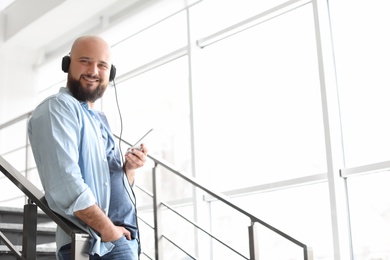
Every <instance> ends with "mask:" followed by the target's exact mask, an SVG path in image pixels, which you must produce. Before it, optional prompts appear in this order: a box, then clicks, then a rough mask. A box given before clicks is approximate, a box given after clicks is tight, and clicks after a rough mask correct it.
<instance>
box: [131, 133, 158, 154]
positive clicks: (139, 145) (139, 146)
mask: <svg viewBox="0 0 390 260" xmlns="http://www.w3.org/2000/svg"><path fill="white" fill-rule="evenodd" d="M152 130H153V128H152V129H150V130H149V131H147V132H146V134H144V135H143V136H142V137H141V138H140V139H139V140H138V141H137V142H136V143H135V144H134V145H133V146H131V147H129V148H128V149H127V151H126V153H130V152H131V150H133V149H137V150H141V141H142V140H143V139H144V138H145V137H146V136H147V135H148V134H149V133H150V132H152Z"/></svg>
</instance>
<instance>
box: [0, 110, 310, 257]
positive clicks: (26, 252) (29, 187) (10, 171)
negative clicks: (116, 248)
mask: <svg viewBox="0 0 390 260" xmlns="http://www.w3.org/2000/svg"><path fill="white" fill-rule="evenodd" d="M31 113H32V112H30V113H27V114H25V115H22V116H20V117H18V118H16V119H14V120H12V121H10V122H7V123H5V124H3V125H0V130H2V129H3V128H5V127H8V126H10V125H12V124H14V123H17V122H19V121H20V120H24V119H26V118H28V117H29V116H30V115H31ZM115 137H116V138H118V136H115ZM122 142H124V143H126V144H127V145H131V144H130V143H128V142H126V141H124V140H123V139H122ZM27 146H28V144H26V147H27ZM148 157H149V158H150V159H151V160H152V161H153V163H154V167H153V169H152V178H153V180H152V185H153V186H152V189H153V191H152V192H151V193H148V192H146V191H145V190H143V189H142V188H140V190H141V191H144V192H145V193H146V194H148V195H149V196H150V197H152V199H153V205H152V211H153V219H154V220H153V225H150V224H147V225H148V226H150V227H151V228H152V229H153V232H154V259H155V260H159V259H163V256H162V254H163V250H162V238H164V239H165V240H167V241H169V242H170V243H171V244H172V245H174V246H175V247H177V248H178V249H179V250H181V251H182V252H184V253H185V254H186V255H187V256H188V257H189V258H191V259H196V257H195V256H193V255H191V254H190V253H189V252H186V250H184V249H183V248H182V247H181V246H180V245H178V244H176V242H175V241H173V240H172V239H170V238H169V237H168V236H167V235H165V234H163V233H162V231H161V230H162V228H161V226H162V224H161V222H162V221H161V218H162V217H161V215H162V210H163V209H167V210H170V211H171V212H173V213H174V214H176V215H178V216H179V217H180V218H182V219H184V220H185V221H186V223H189V224H190V225H192V226H193V227H195V228H196V229H197V230H198V231H200V232H203V233H205V234H207V235H208V236H209V237H210V238H212V239H214V240H216V241H217V242H219V243H220V244H221V245H223V246H224V247H225V248H227V249H228V250H231V251H232V252H234V253H236V254H237V255H239V256H240V257H241V258H243V259H250V260H258V259H260V257H261V253H260V252H259V249H258V240H257V237H258V233H259V228H258V226H257V225H256V224H258V225H260V226H262V227H265V228H266V229H268V230H270V231H272V232H274V233H275V234H277V235H278V236H280V237H282V238H284V239H286V240H287V241H290V242H291V243H293V244H295V245H296V246H298V247H300V248H301V249H302V255H303V259H304V260H312V259H313V254H312V250H311V248H310V247H308V246H307V245H306V244H304V243H302V242H300V241H298V240H296V239H294V238H293V237H291V236H289V235H287V234H286V233H284V232H282V231H280V230H279V229H277V228H275V227H273V226H271V225H269V224H268V223H266V222H264V221H262V220H260V219H259V218H257V217H256V216H254V215H252V214H250V213H249V212H247V211H245V210H243V209H242V208H240V207H238V206H237V205H236V204H234V203H233V202H232V201H231V200H230V199H229V198H227V197H226V196H225V195H223V194H222V193H219V192H215V191H213V190H212V189H210V188H208V187H206V186H205V185H202V184H200V183H199V182H198V181H197V180H196V179H195V178H193V177H190V176H187V175H185V174H183V173H181V172H179V171H178V170H176V169H175V168H174V167H173V166H172V165H170V164H169V163H167V162H165V161H163V160H161V159H157V158H155V157H154V156H152V155H148ZM158 167H160V168H164V169H166V170H168V172H169V173H170V174H173V175H174V176H177V177H179V178H181V179H182V180H184V181H185V182H186V183H189V184H191V185H193V186H195V187H196V188H198V189H200V190H202V191H203V192H205V193H207V194H208V195H209V196H212V197H214V198H215V199H216V200H218V201H219V202H221V203H223V204H224V205H226V206H228V207H229V208H231V209H233V210H235V211H237V212H238V213H240V214H242V215H243V216H246V217H247V218H249V219H250V223H251V224H250V226H249V227H248V238H249V258H248V257H247V256H245V255H244V254H242V253H240V252H239V251H238V250H236V249H234V248H232V247H231V246H229V245H228V244H226V243H224V242H223V240H222V239H219V238H218V237H217V236H215V235H213V234H211V232H208V231H207V230H206V229H204V228H202V227H201V226H200V225H198V224H197V223H195V222H194V221H191V220H189V219H188V218H186V217H185V216H183V215H182V214H180V213H179V212H177V211H176V210H175V209H174V208H173V207H171V206H170V205H169V204H168V203H166V202H164V201H163V200H162V199H161V196H160V195H161V191H160V190H159V188H158V187H159V186H160V185H159V183H158V177H157V171H158ZM0 170H1V171H2V172H3V173H4V175H5V176H7V177H8V178H9V179H10V180H11V181H12V182H13V183H14V184H15V185H16V186H17V187H18V188H19V189H20V190H21V191H22V192H23V193H24V194H25V195H26V196H27V197H28V198H29V199H28V201H29V203H28V204H27V205H25V212H24V214H25V219H29V221H30V222H29V223H25V225H23V228H24V232H23V236H26V238H25V239H23V243H24V244H23V247H22V248H23V250H22V254H20V253H19V252H18V251H17V250H16V249H15V248H14V246H13V245H12V244H11V243H10V242H9V241H8V240H7V239H6V237H5V236H4V235H3V234H2V233H1V232H0V239H1V240H3V241H4V242H5V243H6V245H7V246H8V248H10V250H11V251H12V252H13V253H14V254H15V255H16V256H17V257H18V259H28V260H29V259H35V254H36V252H35V250H36V241H35V240H36V239H35V238H34V236H36V218H35V217H34V215H36V206H38V207H39V208H40V209H42V211H44V212H45V213H46V214H47V215H48V216H49V217H50V218H51V219H52V220H53V221H54V222H55V223H56V224H57V225H59V226H60V227H61V228H62V229H63V230H64V231H65V232H67V233H68V235H69V236H70V237H71V238H72V245H73V246H72V249H73V251H72V254H73V259H75V260H81V259H88V255H86V254H85V253H82V252H84V246H85V243H86V240H87V238H88V235H87V234H86V233H85V232H83V231H82V230H80V229H79V228H78V227H76V226H75V225H73V224H72V223H71V222H69V221H68V220H66V219H64V218H62V217H61V216H59V215H58V214H56V213H54V212H53V211H51V210H50V208H49V207H48V205H47V203H46V200H45V197H44V194H43V193H42V192H41V191H40V190H39V189H37V188H36V187H35V186H34V185H33V184H32V183H31V182H30V181H29V180H27V178H26V177H24V176H23V175H22V174H21V173H19V172H18V171H17V170H16V169H15V168H13V167H12V166H11V165H10V164H9V163H8V162H7V161H6V160H5V159H4V158H3V157H1V156H0ZM34 203H35V205H34ZM29 215H31V216H33V217H34V218H35V221H33V222H31V218H30V217H28V216H29ZM26 216H27V217H26ZM139 219H140V217H139ZM141 221H143V222H145V223H147V221H144V220H142V219H141ZM27 222H28V221H27ZM34 227H35V232H34ZM143 254H144V255H145V256H146V257H147V258H149V259H152V258H151V257H150V256H148V255H146V254H145V253H144V252H143Z"/></svg>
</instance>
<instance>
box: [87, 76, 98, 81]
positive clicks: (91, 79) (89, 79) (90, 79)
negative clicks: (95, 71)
mask: <svg viewBox="0 0 390 260" xmlns="http://www.w3.org/2000/svg"><path fill="white" fill-rule="evenodd" d="M84 79H85V80H86V81H90V82H97V81H98V80H97V79H94V78H87V77H84Z"/></svg>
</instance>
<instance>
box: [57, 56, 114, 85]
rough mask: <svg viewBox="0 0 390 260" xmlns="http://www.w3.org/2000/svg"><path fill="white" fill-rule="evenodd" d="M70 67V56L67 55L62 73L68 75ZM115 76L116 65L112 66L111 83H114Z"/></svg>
mask: <svg viewBox="0 0 390 260" xmlns="http://www.w3.org/2000/svg"><path fill="white" fill-rule="evenodd" d="M69 65H70V56H69V55H66V56H64V57H63V58H62V71H63V72H65V73H68V71H69ZM115 74H116V68H115V66H114V65H111V69H110V78H109V81H113V80H114V79H115Z"/></svg>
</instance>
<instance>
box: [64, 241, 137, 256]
mask: <svg viewBox="0 0 390 260" xmlns="http://www.w3.org/2000/svg"><path fill="white" fill-rule="evenodd" d="M112 243H113V244H114V245H115V247H114V248H113V249H112V251H111V252H110V253H108V254H106V255H104V256H98V255H93V256H92V255H90V256H89V259H90V260H98V259H102V260H138V241H137V240H136V239H132V240H127V239H126V237H125V236H123V237H122V238H120V239H118V240H115V241H112ZM71 254H72V249H71V247H70V244H68V245H65V246H63V247H61V248H60V250H59V251H58V253H57V259H58V260H71Z"/></svg>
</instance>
